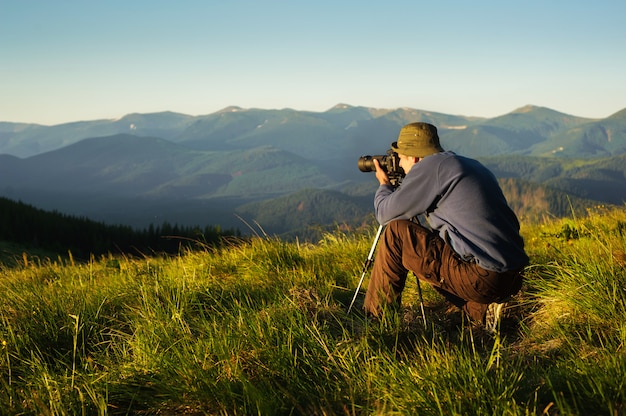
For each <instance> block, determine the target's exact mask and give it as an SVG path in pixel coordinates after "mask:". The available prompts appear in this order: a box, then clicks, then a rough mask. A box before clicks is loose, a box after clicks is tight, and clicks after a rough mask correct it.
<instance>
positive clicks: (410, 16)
mask: <svg viewBox="0 0 626 416" xmlns="http://www.w3.org/2000/svg"><path fill="white" fill-rule="evenodd" d="M625 4H626V2H624V1H623V0H610V1H607V0H597V1H595V2H591V1H577V0H569V1H567V0H530V1H517V2H509V1H505V0H498V1H480V0H477V1H430V2H423V1H415V0H406V1H396V0H388V1H385V2H382V1H381V2H378V1H372V2H368V1H363V0H359V1H356V0H355V1H352V0H350V1H342V0H328V1H327V0H318V1H312V0H306V1H304V0H291V1H288V0H284V1H272V0H267V1H263V0H251V1H242V0H219V1H218V0H206V1H200V0H197V1H191V0H177V1H173V0H172V1H159V0H124V1H119V0H107V1H85V0H76V1H66V0H54V1H51V0H31V1H29V0H0V121H14V122H33V123H40V124H58V123H63V122H69V121H78V120H94V119H102V118H117V117H121V116H123V115H125V114H128V113H133V112H138V113H150V112H157V111H175V112H180V113H184V114H189V115H203V114H210V113H213V112H215V111H218V110H220V109H222V108H224V107H227V106H230V105H237V106H240V107H244V108H252V107H254V108H265V109H275V108H293V109H297V110H310V111H325V110H327V109H329V108H331V107H332V106H334V105H335V104H338V103H347V104H351V105H355V106H357V105H358V106H367V107H377V108H397V107H411V108H416V109H422V110H430V111H436V112H442V113H448V114H459V115H467V116H481V117H493V116H497V115H502V114H505V113H508V112H510V111H512V110H514V109H516V108H519V107H522V106H524V105H527V104H533V105H538V106H544V107H549V108H552V109H555V110H557V111H561V112H564V113H567V114H572V115H576V116H581V117H592V118H601V117H607V116H609V115H611V114H613V113H615V112H617V111H619V110H621V109H623V108H626V25H625V24H624V17H625V16H626V6H625Z"/></svg>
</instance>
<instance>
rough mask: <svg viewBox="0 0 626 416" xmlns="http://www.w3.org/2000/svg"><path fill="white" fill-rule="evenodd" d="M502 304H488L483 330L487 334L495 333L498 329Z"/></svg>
mask: <svg viewBox="0 0 626 416" xmlns="http://www.w3.org/2000/svg"><path fill="white" fill-rule="evenodd" d="M503 308H504V303H490V304H489V307H488V308H487V313H486V314H485V329H486V330H487V332H490V333H492V334H493V333H495V332H497V331H498V329H499V328H500V318H501V317H502V309H503Z"/></svg>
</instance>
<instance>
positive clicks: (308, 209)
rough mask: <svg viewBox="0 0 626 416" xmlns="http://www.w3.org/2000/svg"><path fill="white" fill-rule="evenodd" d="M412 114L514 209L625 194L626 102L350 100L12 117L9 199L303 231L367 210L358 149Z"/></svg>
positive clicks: (5, 170) (1, 129)
mask: <svg viewBox="0 0 626 416" xmlns="http://www.w3.org/2000/svg"><path fill="white" fill-rule="evenodd" d="M414 121H426V122H430V123H433V124H435V125H436V126H438V128H439V132H440V136H441V142H442V145H443V147H444V148H446V149H448V150H453V151H456V152H458V153H460V154H464V155H467V156H470V157H475V158H478V159H479V160H481V161H483V163H485V164H486V165H487V166H488V167H489V168H490V169H492V170H493V171H494V173H495V174H496V176H498V177H499V178H500V179H501V180H506V181H507V182H505V183H506V185H507V187H508V189H509V190H510V194H511V198H515V200H514V201H510V202H511V205H512V206H515V207H516V209H517V210H518V212H519V213H524V215H528V216H529V217H530V216H532V217H537V216H540V215H541V212H542V210H544V211H546V213H549V214H550V215H567V209H566V208H564V207H563V205H564V204H563V202H562V201H564V200H566V199H567V198H566V196H567V197H568V198H570V199H569V200H570V201H572V204H573V205H576V206H578V207H588V206H591V205H593V204H594V203H596V204H598V203H600V204H601V203H612V204H621V203H623V202H624V201H625V200H626V194H625V192H626V191H625V190H626V171H625V168H624V166H625V165H626V163H625V162H626V159H625V154H626V109H624V110H621V111H619V112H617V113H615V114H613V115H611V116H610V117H607V118H604V119H587V118H580V117H575V116H570V115H567V114H563V113H560V112H557V111H554V110H551V109H548V108H543V107H536V106H525V107H522V108H519V109H517V110H515V111H513V112H511V113H508V114H505V115H502V116H499V117H495V118H490V119H487V118H479V117H465V116H456V115H448V114H442V113H436V112H429V111H423V110H416V109H410V108H398V109H372V108H367V107H354V106H350V105H346V104H338V105H336V106H335V107H333V108H331V109H329V110H328V111H325V112H310V111H296V110H291V109H282V110H263V109H241V108H238V107H227V108H225V109H223V110H220V111H218V112H216V113H213V114H209V115H205V116H188V115H184V114H178V113H173V112H162V113H152V114H129V115H126V116H124V117H122V118H120V119H116V120H95V121H81V122H76V123H66V124H60V125H56V126H40V125H34V124H24V123H9V122H2V123H0V195H2V196H6V197H9V198H12V199H16V200H22V201H24V202H27V203H30V204H33V205H35V206H38V207H41V208H44V209H53V210H59V211H61V212H66V213H68V214H72V215H85V216H88V217H90V218H94V219H95V220H98V221H105V222H113V223H123V224H129V225H133V226H137V227H146V226H147V225H148V224H152V223H155V224H158V223H159V222H160V221H162V220H167V221H169V222H172V223H179V224H183V225H196V224H197V225H201V226H204V225H216V224H217V225H221V226H224V227H228V228H232V227H239V226H242V225H243V224H242V222H241V219H242V218H243V219H244V220H250V221H253V222H254V221H262V222H263V223H265V224H266V225H267V230H266V231H269V232H275V233H279V234H290V235H294V234H296V233H298V232H299V231H298V230H300V232H301V231H302V230H303V229H305V228H310V227H312V226H313V225H314V224H316V227H318V228H321V227H326V226H332V225H334V224H339V223H351V224H352V225H355V224H359V223H362V222H363V221H365V218H368V217H369V216H368V213H369V212H371V211H372V206H371V196H372V194H373V192H374V190H375V184H376V181H375V179H374V176H373V174H372V173H363V172H360V171H359V170H358V169H357V161H358V158H359V157H360V156H362V155H365V154H370V155H371V154H384V152H385V151H386V150H387V149H388V148H389V145H390V143H391V142H392V141H394V140H395V139H396V137H397V135H398V132H399V130H400V128H401V127H402V126H403V125H405V124H407V123H410V122H414ZM303 192H304V194H302V193H303ZM522 194H523V195H522ZM539 196H541V198H539ZM540 200H541V202H539V201H540ZM294 204H295V206H294ZM539 207H541V208H539ZM294 210H295V211H294ZM260 225H261V226H263V225H264V224H260Z"/></svg>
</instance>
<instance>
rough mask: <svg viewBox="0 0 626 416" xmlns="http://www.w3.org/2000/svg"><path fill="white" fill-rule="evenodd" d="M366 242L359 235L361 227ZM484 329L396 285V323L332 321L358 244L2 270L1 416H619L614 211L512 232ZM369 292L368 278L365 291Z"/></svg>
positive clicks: (335, 237)
mask: <svg viewBox="0 0 626 416" xmlns="http://www.w3.org/2000/svg"><path fill="white" fill-rule="evenodd" d="M372 231H373V230H372ZM523 234H524V237H525V240H526V243H527V249H528V252H529V254H530V257H531V265H530V266H529V267H528V270H527V279H526V284H525V287H524V288H523V292H522V293H521V294H520V295H519V296H517V298H516V299H515V301H514V302H512V303H511V304H509V305H507V308H506V310H505V312H506V318H505V319H504V321H503V323H502V327H501V328H500V331H499V332H498V333H497V334H496V335H489V334H487V333H485V332H483V331H482V330H480V329H479V328H473V327H471V326H470V325H468V324H467V322H466V321H465V320H463V319H462V317H461V315H460V314H459V313H458V311H453V310H448V309H447V307H446V305H445V304H444V303H443V301H442V299H441V298H440V297H439V295H438V294H437V293H435V292H434V291H432V290H430V289H429V288H428V287H426V285H424V284H422V288H423V290H424V296H425V306H426V320H427V325H426V326H424V324H423V320H422V316H421V314H420V308H419V303H418V301H417V296H416V294H415V293H416V290H415V289H416V285H415V282H414V281H409V283H408V285H407V293H406V295H405V297H404V302H405V308H404V310H403V313H402V314H401V316H398V317H396V318H395V319H394V318H391V319H388V320H385V321H383V322H379V323H372V322H369V321H366V320H364V318H363V316H362V314H361V313H360V311H359V310H360V306H361V304H362V300H363V296H359V298H358V300H357V308H356V311H353V312H352V313H351V314H350V315H347V314H346V307H347V305H348V303H349V301H350V299H351V298H352V295H353V293H354V290H355V286H356V284H357V282H358V279H359V276H360V271H361V267H362V264H363V260H364V259H365V258H366V256H367V253H368V251H369V249H370V247H371V243H372V240H373V235H372V233H369V232H368V233H365V234H353V233H351V234H343V233H340V232H337V233H334V234H328V235H326V236H325V238H324V239H323V240H322V241H319V242H318V243H317V244H311V245H308V244H306V245H305V244H298V243H286V242H284V241H280V240H276V239H260V238H255V239H252V240H250V241H247V242H233V243H232V245H230V246H228V247H226V248H223V249H212V250H209V249H207V250H205V251H194V252H183V253H180V255H178V256H175V257H151V258H145V259H141V260H137V259H130V258H124V257H112V256H108V257H102V258H98V259H92V260H91V261H90V262H89V263H86V264H74V263H72V262H71V261H69V262H63V261H60V260H56V261H55V260H41V259H37V258H33V257H30V256H28V255H24V256H23V257H22V259H21V262H20V264H19V265H17V266H14V267H12V268H7V267H4V268H3V269H2V270H1V274H2V278H1V279H0V291H2V293H3V295H4V296H3V299H4V301H3V302H2V303H1V304H0V347H1V351H0V409H3V412H4V414H50V415H61V414H101V415H104V414H110V415H116V414H168V415H172V414H187V415H205V414H211V415H214V414H263V415H278V414H302V415H334V414H341V415H346V414H353V415H366V414H419V415H441V414H445V415H468V414H469V415H484V414H497V415H529V414H545V415H581V414H594V415H619V414H623V412H624V410H625V407H624V406H625V404H626V390H625V389H624V386H625V385H626V354H625V352H624V345H625V343H626V291H625V290H624V288H625V287H626V271H625V270H626V268H625V266H626V254H625V251H626V208H621V209H615V210H606V211H600V212H589V215H588V216H585V217H580V218H578V217H577V218H570V219H563V220H555V221H553V222H549V223H544V224H542V225H533V224H530V223H524V224H523ZM365 283H366V284H367V282H365Z"/></svg>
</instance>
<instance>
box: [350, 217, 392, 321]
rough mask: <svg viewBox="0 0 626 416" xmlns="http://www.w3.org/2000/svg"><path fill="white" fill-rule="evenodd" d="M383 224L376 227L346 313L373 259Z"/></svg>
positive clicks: (352, 303)
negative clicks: (374, 235)
mask: <svg viewBox="0 0 626 416" xmlns="http://www.w3.org/2000/svg"><path fill="white" fill-rule="evenodd" d="M383 228H385V227H384V226H383V225H380V226H379V227H378V231H377V232H376V237H375V238H374V243H373V244H372V248H371V249H370V252H369V254H368V256H367V260H365V263H364V264H363V272H362V273H361V280H359V284H358V286H357V287H356V290H355V291H354V296H353V297H352V302H350V307H348V313H350V311H351V310H352V306H353V305H354V301H355V300H356V297H357V296H358V295H359V290H361V285H362V284H363V279H365V273H367V269H369V267H370V265H371V264H372V262H373V261H374V252H375V251H376V246H377V245H378V240H379V239H380V235H381V233H382V232H383Z"/></svg>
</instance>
